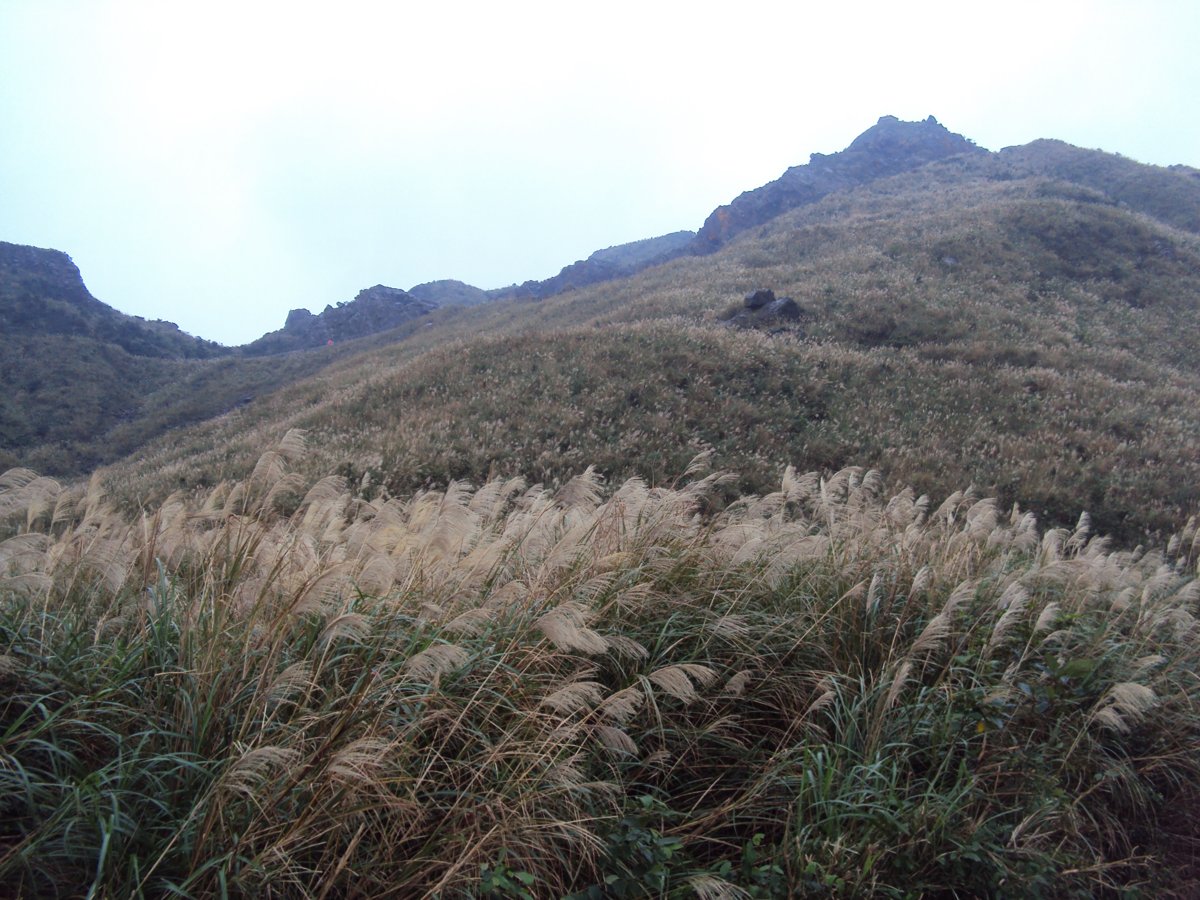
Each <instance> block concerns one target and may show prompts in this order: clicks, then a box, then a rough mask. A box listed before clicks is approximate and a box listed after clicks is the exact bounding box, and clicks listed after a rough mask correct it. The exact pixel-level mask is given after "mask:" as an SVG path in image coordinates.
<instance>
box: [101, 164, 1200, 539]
mask: <svg viewBox="0 0 1200 900" xmlns="http://www.w3.org/2000/svg"><path fill="white" fill-rule="evenodd" d="M1035 155H1036V154H1033V152H1032V151H1030V156H1031V159H1032V158H1033V157H1034V156H1035ZM1004 156H1005V155H1004V154H1000V155H990V154H976V153H972V154H970V155H969V156H967V157H958V158H953V159H949V160H946V161H943V162H938V163H934V164H932V165H929V166H926V167H923V168H921V169H919V170H917V171H914V172H910V173H903V174H901V175H897V176H893V177H891V178H886V179H882V180H879V181H877V182H874V183H872V184H870V185H867V186H862V187H858V188H856V189H854V190H850V191H842V192H835V193H833V194H831V195H829V196H827V197H825V198H824V199H822V200H820V201H818V202H815V203H812V204H808V205H805V206H802V207H799V208H797V209H794V210H792V211H791V212H789V213H786V214H784V215H782V216H780V217H777V218H776V219H774V220H772V221H771V222H770V223H768V224H767V225H765V226H762V227H760V228H758V229H755V230H754V231H752V232H748V233H745V234H743V235H741V236H740V237H738V238H735V239H734V240H733V241H731V242H730V243H729V244H728V245H727V246H726V247H725V248H723V249H721V250H720V251H718V252H716V253H714V254H712V255H709V256H704V257H688V258H678V259H675V260H674V261H672V262H670V263H668V264H666V265H662V266H659V267H655V268H652V269H649V270H646V271H643V272H642V273H640V274H638V275H636V276H634V277H632V278H627V279H624V280H615V281H610V282H606V283H604V284H599V285H594V286H590V287H586V288H581V289H578V290H576V291H573V292H571V293H569V294H562V295H558V296H555V297H550V298H547V299H545V300H543V301H541V302H540V303H538V304H536V305H533V306H530V305H528V304H521V303H513V302H508V303H499V304H493V305H491V306H488V307H482V308H479V309H474V310H470V311H468V312H466V313H464V314H463V315H462V316H461V317H460V318H458V319H456V320H455V321H454V322H453V323H452V324H449V325H446V326H440V325H439V326H436V327H433V328H427V329H423V330H422V331H421V333H420V334H419V335H418V336H416V337H415V338H413V339H410V340H409V341H408V342H406V343H404V344H400V345H396V346H392V347H387V348H382V349H380V350H377V351H373V352H372V353H371V354H369V355H367V356H365V357H363V358H362V359H361V360H346V361H345V362H344V363H341V364H339V365H338V366H336V367H332V368H331V369H329V370H328V371H327V372H326V373H324V374H322V375H321V376H320V377H319V378H317V379H316V380H313V381H310V382H307V383H304V384H299V385H296V386H294V387H293V388H291V389H289V390H287V391H284V392H281V393H280V394H278V395H277V396H276V397H275V398H273V400H272V403H271V406H270V408H269V410H268V408H266V407H252V408H247V409H245V410H239V411H237V412H236V413H235V414H233V415H231V416H229V417H228V418H226V419H224V420H221V421H217V422H212V423H208V424H206V425H204V426H201V427H199V428H198V429H195V430H193V431H192V432H190V433H189V434H188V435H186V437H182V436H181V437H176V438H175V439H173V440H172V442H171V445H170V446H165V445H164V446H152V447H148V448H146V450H145V451H144V453H143V454H142V455H141V456H140V458H139V461H138V462H136V463H134V462H130V463H126V464H124V465H122V466H120V467H117V468H115V469H113V470H111V471H110V473H109V475H108V478H109V481H110V484H112V485H113V487H114V489H116V490H117V491H118V493H120V494H121V495H124V496H133V495H139V496H155V495H157V496H161V495H162V493H163V492H166V491H168V490H171V489H175V488H178V487H190V486H195V485H206V484H207V485H211V484H214V483H216V482H217V481H219V480H221V479H224V478H231V477H240V476H242V475H244V474H245V473H246V472H247V471H249V469H250V467H251V466H252V465H253V461H254V459H255V458H256V456H257V448H259V447H261V446H263V445H264V443H268V442H270V441H271V440H273V439H277V438H278V436H279V435H280V434H282V431H283V430H286V429H287V428H289V427H295V426H298V427H302V428H305V429H309V430H310V432H311V433H312V434H314V435H316V436H319V440H317V441H315V442H314V443H315V445H316V448H315V449H314V453H313V455H312V457H311V458H310V462H309V464H308V465H310V466H311V468H310V469H309V470H308V472H309V473H310V474H314V475H315V474H317V473H320V472H328V471H339V472H342V473H343V474H347V475H350V476H352V477H353V478H354V479H355V480H360V479H362V478H363V477H364V476H367V479H368V481H369V482H370V483H371V484H373V485H375V486H379V485H385V486H386V487H387V488H388V489H389V490H391V491H394V492H406V491H409V490H412V489H414V488H418V487H423V486H435V485H444V484H446V483H447V482H449V481H450V480H452V479H467V480H471V481H476V482H478V481H479V480H481V479H483V478H484V477H486V476H488V475H489V474H491V475H508V474H511V475H515V474H521V475H524V476H525V477H528V478H531V479H535V480H544V481H547V482H548V483H557V482H559V481H560V480H561V479H563V478H564V477H568V476H569V475H570V474H572V473H574V472H576V471H578V470H579V469H580V468H581V467H582V466H586V465H589V464H594V465H596V466H597V468H598V470H599V471H600V472H602V473H603V474H604V475H606V476H607V477H610V478H612V479H614V480H619V479H621V478H624V477H626V476H628V475H631V474H637V475H640V476H642V477H645V478H647V479H648V480H650V481H652V482H653V483H662V482H664V481H669V480H670V479H672V478H674V477H675V476H677V475H678V474H679V473H680V472H681V471H683V469H684V468H685V467H686V465H687V462H688V460H689V459H690V458H691V457H692V456H693V455H694V454H695V453H697V452H699V451H701V450H706V449H711V450H713V451H714V453H715V457H714V460H715V464H716V465H718V466H721V467H728V468H730V469H732V470H734V471H737V472H739V474H740V477H741V482H740V484H739V487H740V489H742V490H749V491H757V492H762V491H765V490H768V489H769V486H770V485H772V484H774V483H775V481H776V480H777V478H778V465H779V460H788V461H789V462H791V463H792V464H794V465H796V466H797V467H800V468H806V469H821V468H838V467H841V466H842V465H844V464H851V463H853V464H858V465H864V466H872V467H877V468H879V469H880V470H882V471H883V472H884V473H885V474H886V475H887V476H888V477H889V478H891V479H894V480H896V481H898V482H900V483H908V484H912V485H914V486H915V487H916V488H917V489H918V490H919V491H929V492H933V493H937V492H944V491H947V490H949V489H951V488H950V486H951V485H964V484H974V485H975V486H976V488H977V489H978V490H980V491H982V492H984V493H987V494H995V495H996V496H998V497H999V498H1000V499H1001V502H1002V503H1004V504H1005V505H1008V504H1011V503H1019V504H1020V505H1021V506H1022V507H1023V508H1028V509H1032V510H1033V511H1034V512H1036V513H1037V514H1038V515H1039V517H1041V518H1042V519H1043V520H1044V521H1046V522H1049V523H1072V522H1074V520H1075V519H1076V518H1078V516H1079V514H1080V512H1081V511H1083V510H1087V511H1089V512H1090V514H1091V515H1092V518H1093V521H1094V522H1095V523H1096V525H1097V527H1098V528H1100V529H1101V530H1103V531H1105V532H1108V533H1112V534H1116V535H1119V536H1122V537H1124V538H1125V539H1129V540H1137V539H1141V538H1142V537H1144V536H1145V534H1146V532H1147V531H1162V530H1170V529H1171V528H1172V527H1174V526H1175V525H1176V524H1177V523H1178V522H1181V521H1183V519H1185V518H1186V516H1187V515H1188V514H1190V513H1191V512H1193V511H1195V509H1196V508H1197V504H1198V502H1200V494H1198V493H1197V485H1200V453H1197V447H1200V412H1198V411H1197V409H1196V407H1195V404H1194V403H1193V402H1192V399H1191V398H1192V397H1194V396H1196V392H1197V390H1200V366H1198V364H1197V358H1196V354H1195V352H1194V349H1193V345H1192V341H1191V337H1190V336H1191V335H1192V334H1194V333H1195V329H1196V328H1197V327H1200V302H1198V300H1197V298H1200V243H1198V241H1197V238H1196V236H1195V235H1192V234H1189V233H1187V232H1184V231H1181V230H1179V229H1178V228H1175V227H1172V226H1171V225H1169V224H1166V223H1163V222H1161V221H1158V220H1155V219H1153V218H1150V217H1149V216H1147V215H1143V214H1140V213H1137V212H1135V211H1133V210H1132V209H1130V208H1129V207H1128V205H1127V204H1122V203H1118V202H1116V201H1114V200H1113V199H1112V198H1110V197H1108V196H1106V195H1104V194H1103V193H1101V192H1099V191H1097V190H1095V189H1093V188H1087V187H1084V186H1081V185H1078V184H1075V183H1071V182H1065V181H1062V180H1060V179H1058V178H1053V177H1044V176H1027V177H1018V176H1016V175H1014V173H1013V171H1012V169H1011V167H1010V166H1009V164H1008V163H1007V161H1006V160H1005V158H1004ZM1030 164H1032V163H1030V162H1027V163H1026V165H1030ZM1143 168H1146V167H1143ZM1158 175H1162V176H1163V177H1164V178H1165V179H1166V181H1167V183H1168V184H1169V185H1170V184H1173V180H1174V178H1175V175H1174V173H1169V172H1158V171H1156V170H1150V171H1149V176H1148V177H1151V178H1152V177H1153V176H1158ZM757 287H770V288H772V289H774V290H775V291H776V292H777V293H778V294H779V295H780V296H790V297H792V298H794V299H795V300H796V302H797V304H798V306H799V307H800V310H801V319H800V320H799V321H798V322H797V323H794V324H792V325H789V326H787V327H786V328H785V329H784V330H782V331H781V332H779V333H775V334H770V333H766V332H762V331H754V330H751V331H748V332H747V331H744V330H742V331H739V330H734V329H730V328H728V327H726V326H724V325H723V324H722V320H723V318H725V317H726V316H727V315H728V314H729V312H730V310H731V309H736V308H737V307H738V306H739V305H740V304H741V298H742V297H743V295H744V294H745V293H746V292H747V291H749V290H752V289H754V288H757Z"/></svg>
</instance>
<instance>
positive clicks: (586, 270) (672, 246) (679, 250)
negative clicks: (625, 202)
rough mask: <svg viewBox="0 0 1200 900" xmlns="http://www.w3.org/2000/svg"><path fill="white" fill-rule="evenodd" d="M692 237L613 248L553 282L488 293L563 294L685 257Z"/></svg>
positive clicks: (666, 237)
mask: <svg viewBox="0 0 1200 900" xmlns="http://www.w3.org/2000/svg"><path fill="white" fill-rule="evenodd" d="M695 236H696V235H695V233H694V232H691V231H676V232H672V233H671V234H664V235H661V236H659V237H654V238H646V239H645V240H641V241H633V242H632V243H629V244H618V245H617V246H616V247H608V248H606V249H604V250H597V251H596V252H595V253H593V254H592V255H591V256H589V257H588V258H587V259H582V260H578V261H577V262H573V263H571V265H569V266H566V267H565V268H564V269H563V270H562V271H561V272H559V273H558V274H557V275H555V276H554V277H553V278H547V279H546V280H545V281H526V282H525V283H524V284H519V285H512V286H510V287H506V288H499V289H497V290H494V291H489V292H488V293H489V295H490V296H491V297H493V298H494V299H497V300H501V299H506V298H508V297H520V298H522V299H533V300H541V299H544V298H546V297H552V296H553V295H555V294H561V293H562V292H563V291H569V290H573V289H575V288H580V287H584V286H586V285H589V284H597V283H598V282H601V281H611V280H612V279H614V278H622V277H625V276H627V275H633V274H635V273H637V272H640V271H641V270H642V269H648V268H649V267H650V266H656V265H658V264H659V263H664V262H667V261H668V260H671V259H675V258H676V257H678V256H682V255H684V254H685V253H687V252H688V247H689V246H690V245H691V242H692V241H693V240H694V239H695Z"/></svg>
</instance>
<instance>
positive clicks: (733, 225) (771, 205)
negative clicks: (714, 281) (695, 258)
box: [691, 116, 986, 253]
mask: <svg viewBox="0 0 1200 900" xmlns="http://www.w3.org/2000/svg"><path fill="white" fill-rule="evenodd" d="M960 153H980V154H982V153H986V151H984V150H982V149H980V148H979V147H976V146H975V145H974V144H972V143H971V142H970V141H969V140H967V139H966V138H964V137H963V136H962V135H959V134H954V133H952V132H950V131H949V130H947V129H946V127H945V126H943V125H941V124H939V123H938V121H937V119H935V118H934V117H933V116H930V117H929V118H928V119H926V120H925V121H923V122H902V121H900V120H899V119H897V118H896V117H895V116H884V117H882V118H881V119H880V120H879V121H878V122H877V123H876V124H875V125H874V126H873V127H872V128H869V129H868V130H867V131H864V132H863V133H862V134H860V135H859V136H858V137H857V138H855V139H854V141H853V143H851V144H850V146H849V147H847V148H846V149H845V150H842V151H841V152H839V153H831V154H829V155H824V154H820V153H814V154H812V157H811V158H810V160H809V162H808V164H807V165H803V166H794V167H792V168H790V169H788V170H787V171H786V172H784V173H783V175H781V176H780V177H779V178H778V179H776V180H775V181H772V182H771V183H770V184H765V185H763V186H762V187H760V188H755V189H754V190H752V191H747V192H746V193H744V194H741V195H740V196H738V197H737V199H735V200H734V201H733V202H732V203H729V204H727V205H726V206H721V207H718V208H717V209H715V210H714V211H713V212H712V214H711V215H710V216H709V217H708V218H707V219H706V220H705V221H704V225H703V226H702V227H701V228H700V232H699V233H698V234H697V235H696V238H695V241H694V242H693V243H692V247H691V250H692V252H695V253H711V252H713V251H714V250H716V249H717V248H719V247H721V246H723V245H724V244H726V243H728V242H729V241H730V240H731V239H732V238H733V237H734V236H735V235H737V234H740V233H741V232H743V231H745V230H746V229H748V228H753V227H754V226H755V225H761V224H763V223H764V222H767V221H769V220H771V219H773V218H774V217H775V216H777V215H779V214H780V213H783V212H786V211H787V210H789V209H795V208H796V207H798V206H805V205H807V204H809V203H815V202H816V201H817V200H820V199H821V198H822V197H825V196H827V195H829V194H832V193H834V192H835V191H844V190H849V189H850V188H853V187H858V186H860V185H864V184H869V183H870V182H872V181H875V180H876V179H879V178H884V177H886V176H889V175H897V174H899V173H901V172H908V171H911V170H913V169H918V168H920V167H921V166H924V165H927V164H929V163H931V162H935V161H937V160H942V159H946V158H947V157H950V156H957V155H958V154H960Z"/></svg>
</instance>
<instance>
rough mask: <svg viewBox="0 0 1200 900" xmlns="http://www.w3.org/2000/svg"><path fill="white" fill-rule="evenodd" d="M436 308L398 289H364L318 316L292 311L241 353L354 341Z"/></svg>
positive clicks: (277, 351)
mask: <svg viewBox="0 0 1200 900" xmlns="http://www.w3.org/2000/svg"><path fill="white" fill-rule="evenodd" d="M437 306H438V304H437V303H435V302H433V301H431V300H422V299H420V298H417V297H414V296H413V295H412V294H410V293H408V292H407V291H402V290H400V289H399V288H394V287H388V286H387V285H383V284H377V285H375V286H374V287H369V288H363V289H362V290H361V291H359V292H358V293H357V294H356V295H355V297H354V299H353V300H350V301H348V302H342V303H339V304H337V306H326V307H325V309H324V310H322V311H321V312H320V313H318V314H317V315H313V313H311V312H309V311H308V310H307V309H293V310H292V311H291V312H289V313H288V315H287V320H286V321H285V322H284V325H283V328H281V329H280V330H279V331H272V332H271V333H270V334H265V335H263V336H262V337H260V338H259V339H258V340H257V341H254V342H252V343H250V344H246V345H245V346H244V347H242V352H243V353H245V354H247V355H249V356H265V355H267V354H272V353H286V352H287V351H289V350H303V349H307V348H312V347H320V346H323V345H325V344H328V343H330V342H333V343H341V342H342V341H349V340H354V339H355V338H360V337H366V336H367V335H369V334H376V333H378V332H381V331H388V330H390V329H392V328H395V327H397V326H399V325H402V324H404V323H405V322H407V321H409V320H410V319H415V318H417V317H418V316H423V315H425V314H426V313H429V312H432V311H433V310H435V309H437Z"/></svg>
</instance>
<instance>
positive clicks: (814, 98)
mask: <svg viewBox="0 0 1200 900" xmlns="http://www.w3.org/2000/svg"><path fill="white" fill-rule="evenodd" d="M1198 44H1200V3H1196V2H1195V0H1179V2H1175V0H1129V2H1104V0H1093V2H1058V0H1040V2H1034V3H1030V2H1024V0H1010V2H1007V3H1003V4H992V3H986V4H985V3H964V2H962V0H955V2H945V3H943V2H930V3H922V2H915V0H914V2H908V3H896V2H887V3H873V2H862V0H860V2H858V3H853V4H837V3H830V2H826V3H821V4H810V3H803V2H797V0H793V2H788V3H762V2H754V0H740V2H739V3H737V4H734V3H721V4H716V3H705V2H697V0H690V2H686V3H676V2H654V0H640V2H625V0H606V2H605V3H602V4H601V3H595V4H584V3H563V2H557V3H531V2H522V0H509V2H505V3H498V2H490V3H475V2H469V0H460V2H457V3H429V2H423V3H419V4H418V3H409V2H400V0H396V2H365V0H339V2H337V3H333V2H321V3H315V2H305V0H288V2H255V0H236V2H229V0H206V2H205V3H184V2H175V0H153V2H143V0H0V240H2V241H9V242H12V243H18V244H31V245H34V246H39V247H53V248H55V249H58V250H63V251H65V252H66V253H68V254H70V255H71V257H72V258H73V259H74V261H75V263H76V265H78V266H79V268H80V270H81V272H82V274H83V278H84V281H85V282H86V284H87V285H88V287H89V289H90V290H91V292H92V294H93V295H95V296H96V297H98V298H99V299H100V300H103V301H104V302H105V303H108V304H110V305H111V306H114V307H116V308H117V309H119V310H121V311H122V312H125V313H129V314H132V315H140V316H143V317H145V318H148V319H155V318H161V319H167V320H170V321H173V322H176V323H178V324H179V326H180V327H181V328H183V329H184V330H185V331H187V332H189V333H191V334H194V335H197V336H199V337H204V338H208V339H210V340H216V341H219V342H221V343H224V344H239V343H244V342H247V341H250V340H253V339H254V338H256V337H258V336H260V335H262V334H264V333H266V332H268V331H273V330H275V329H278V328H280V327H282V325H283V321H284V319H285V318H286V316H287V312H288V310H290V309H294V308H301V307H302V308H306V309H310V310H312V311H314V312H319V311H320V310H321V309H323V308H324V307H325V306H326V305H327V304H336V303H338V302H340V301H346V300H351V299H353V297H354V296H355V294H357V292H358V291H359V290H360V289H362V288H364V287H368V286H371V285H374V284H386V285H389V286H392V287H400V288H409V287H412V286H413V285H415V284H419V283H422V282H426V281H432V280H435V279H440V278H457V279H460V280H462V281H466V282H468V283H471V284H474V285H477V286H479V287H483V288H493V287H501V286H504V285H507V284H512V283H514V282H521V281H525V280H527V279H531V278H538V279H540V278H547V277H549V276H551V275H554V274H556V273H557V272H558V270H559V269H561V268H562V267H563V266H564V265H567V264H569V263H571V262H574V261H575V260H577V259H582V258H585V257H586V256H588V255H589V254H590V253H591V252H592V251H594V250H598V249H601V248H604V247H609V246H613V245H616V244H621V243H625V242H628V241H633V240H638V239H640V238H645V237H652V236H655V235H659V234H665V233H667V232H672V231H678V230H681V229H692V230H694V229H697V228H699V226H700V225H701V224H702V223H703V221H704V219H705V217H706V216H707V215H708V213H709V212H711V211H712V210H713V209H714V208H715V207H717V206H719V205H721V204H723V203H727V202H729V201H730V200H731V199H733V198H734V197H735V196H737V195H738V194H739V193H741V192H742V191H744V190H749V189H751V188H754V187H757V186H759V185H762V184H765V183H766V182H768V181H771V180H773V179H775V178H777V177H779V175H781V174H782V173H783V171H784V170H785V169H787V168H788V167H789V166H793V165H799V164H803V163H805V162H807V161H808V157H809V154H811V153H813V152H818V153H832V152H835V151H837V150H841V149H843V148H844V147H846V146H847V145H848V144H849V143H850V142H851V141H852V140H853V139H854V138H855V137H856V136H857V135H858V134H859V133H861V132H862V131H864V130H866V129H867V128H869V127H870V126H871V125H873V124H874V123H875V122H876V120H878V118H879V117H880V116H883V115H895V116H898V117H900V118H901V119H906V120H916V119H923V118H925V117H926V116H929V115H934V116H936V117H937V118H938V120H939V121H940V122H941V123H942V124H943V125H945V126H946V127H947V128H949V129H950V130H951V131H955V132H958V133H960V134H963V135H965V136H966V137H968V138H971V139H972V140H974V141H975V142H976V143H977V144H979V145H981V146H983V147H986V148H988V149H992V150H997V149H1000V148H1002V147H1005V146H1011V145H1014V144H1022V143H1026V142H1028V141H1031V140H1034V139H1036V138H1040V137H1050V138H1058V139H1061V140H1065V141H1068V142H1070V143H1072V144H1076V145H1078V146H1082V147H1087V148H1096V149H1102V150H1107V151H1110V152H1117V153H1121V154H1122V155H1124V156H1127V157H1131V158H1133V159H1136V160H1138V161H1141V162H1146V163H1153V164H1156V165H1170V164H1173V163H1184V164H1187V165H1192V166H1197V167H1200V115H1197V114H1196V109H1197V106H1196V100H1195V95H1196V90H1197V88H1200V53H1198V52H1197V51H1196V47H1197V45H1198Z"/></svg>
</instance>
